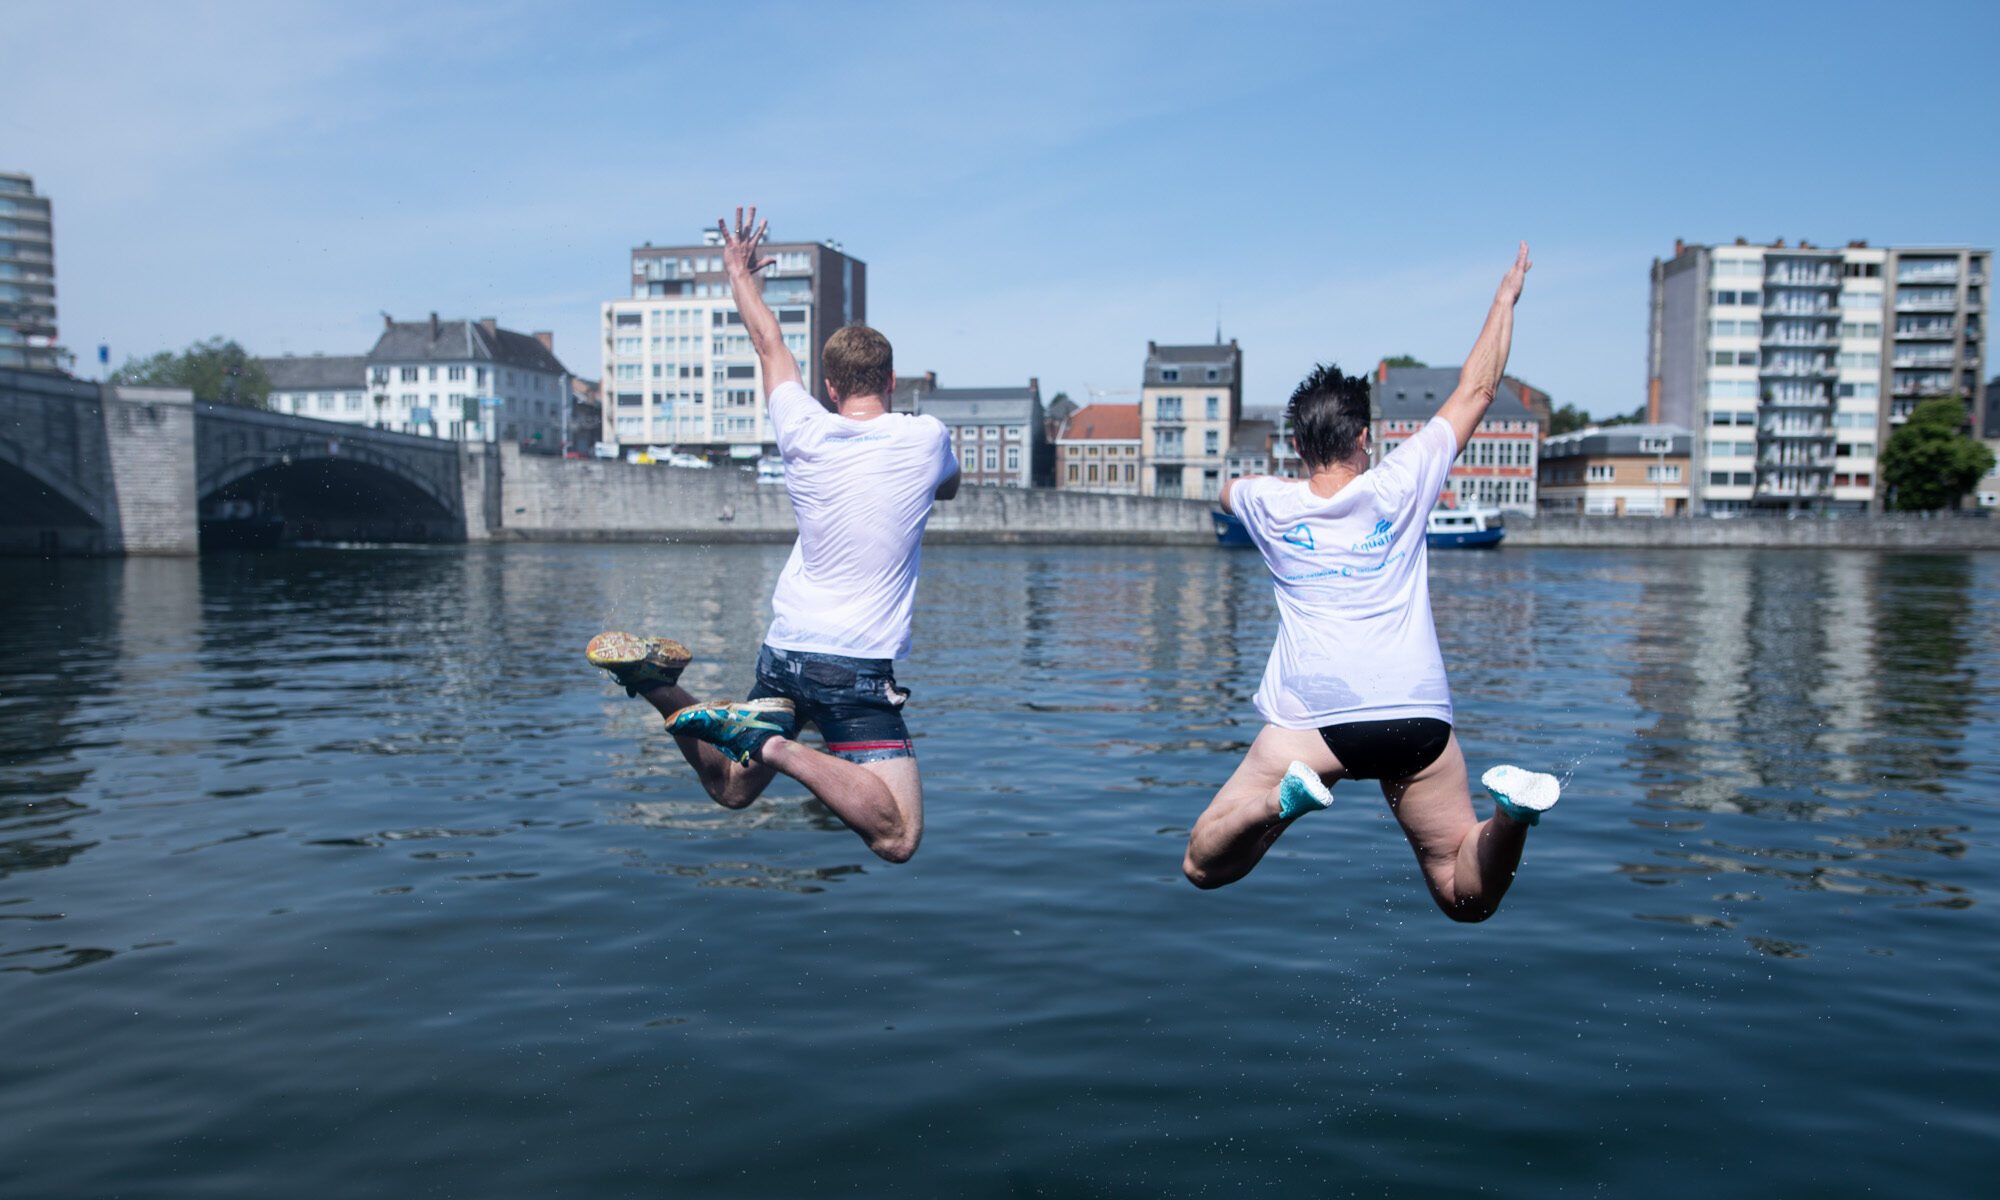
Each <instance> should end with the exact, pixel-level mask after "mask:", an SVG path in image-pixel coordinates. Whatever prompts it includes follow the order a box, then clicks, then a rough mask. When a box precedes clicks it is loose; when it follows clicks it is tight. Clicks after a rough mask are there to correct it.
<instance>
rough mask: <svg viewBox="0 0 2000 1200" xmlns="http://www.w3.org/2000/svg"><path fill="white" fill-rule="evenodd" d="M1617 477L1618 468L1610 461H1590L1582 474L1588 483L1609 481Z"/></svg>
mask: <svg viewBox="0 0 2000 1200" xmlns="http://www.w3.org/2000/svg"><path fill="white" fill-rule="evenodd" d="M1617 477H1618V468H1617V467H1615V466H1613V465H1611V464H1610V463H1592V464H1591V466H1590V469H1589V471H1588V473H1587V474H1586V475H1585V476H1584V478H1585V480H1586V481H1587V482H1590V483H1610V482H1611V481H1612V480H1614V479H1616V478H1617Z"/></svg>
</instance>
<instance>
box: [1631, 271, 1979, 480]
mask: <svg viewBox="0 0 2000 1200" xmlns="http://www.w3.org/2000/svg"><path fill="white" fill-rule="evenodd" d="M1990 257H1991V254H1990V252H1989V251H1986V250H1975V249H1970V248H1967V247H1949V248H1897V247H1870V246H1869V245H1868V244H1867V243H1865V242H1851V243H1849V244H1848V245H1846V246H1844V247H1841V248H1838V249H1827V248H1823V247H1818V246H1813V245H1810V244H1807V243H1800V244H1799V245H1797V246H1789V247H1788V246H1786V245H1785V243H1784V242H1783V241H1782V240H1780V241H1778V242H1775V243H1773V244H1771V245H1769V246H1753V245H1750V244H1748V243H1746V242H1743V241H1741V240H1739V241H1738V242H1737V243H1736V244H1735V245H1729V246H1687V245H1684V244H1681V243H1676V244H1675V247H1674V257H1673V258H1672V259H1669V260H1666V261H1664V262H1663V261H1660V260H1658V259H1655V260H1654V262H1653V271H1652V305H1651V319H1650V339H1649V345H1648V360H1649V362H1648V371H1647V386H1648V396H1647V416H1648V418H1649V419H1650V420H1653V421H1656V422H1661V421H1664V422H1668V423H1671V424H1677V425H1685V426H1687V427H1688V428H1690V429H1692V430H1694V432H1695V441H1694V448H1693V463H1692V473H1693V480H1692V486H1693V492H1694V495H1693V496H1692V498H1691V506H1692V508H1693V510H1694V511H1695V512H1707V513H1711V514H1712V513H1717V512H1735V511H1742V510H1746V509H1749V508H1752V507H1759V506H1770V507H1782V508H1815V509H1818V508H1830V509H1842V508H1845V509H1866V508H1877V507H1879V506H1880V500H1881V475H1880V471H1879V469H1878V463H1879V461H1880V460H1879V454H1880V451H1881V448H1882V446H1883V444H1884V443H1885V442H1886V441H1887V440H1888V437H1889V434H1890V432H1891V431H1892V430H1893V428H1894V427H1895V426H1896V425H1898V424H1901V423H1902V421H1903V420H1905V419H1906V418H1907V417H1908V415H1909V413H1910V411H1911V409H1913V408H1914V407H1916V405H1917V404H1918V403H1919V402H1920V401H1922V400H1924V399H1927V398H1929V397H1931V396H1948V395H1956V396H1961V397H1963V398H1964V399H1965V401H1966V402H1967V405H1968V409H1969V419H1970V420H1972V421H1973V422H1975V423H1982V422H1983V414H1984V412H1985V407H1986V406H1985V404H1984V388H1983V387H1982V385H1981V382H1980V377H1979V369H1978V368H1979V366H1980V362H1981V359H1982V357H1983V355H1982V347H1983V343H1984V340H1985V326H1984V316H1985V288H1986V284H1987V264H1988V261H1989V259H1990Z"/></svg>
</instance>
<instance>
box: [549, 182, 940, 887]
mask: <svg viewBox="0 0 2000 1200" xmlns="http://www.w3.org/2000/svg"><path fill="white" fill-rule="evenodd" d="M717 224H718V225H721V227H722V236H723V253H722V259H723V264H724V266H725V267H726V268H727V270H728V273H729V284H730V289H731V290H732V291H733V292H734V293H735V297H736V308H737V311H738V312H740V313H741V314H742V316H743V325H744V328H745V329H746V330H748V332H749V334H750V342H751V344H752V345H753V346H754V347H755V348H756V351H757V359H758V361H759V362H760V363H761V364H763V369H764V389H765V394H766V397H767V401H768V403H769V405H770V412H771V428H772V431H773V432H774V434H775V435H776V437H777V442H778V453H779V454H780V455H782V456H783V458H784V462H785V487H786V490H788V491H789V492H790V493H791V499H792V507H793V509H794V510H795V511H796V513H797V515H798V521H799V539H798V541H797V542H795V543H794V544H793V545H792V556H791V559H790V561H788V562H787V563H786V564H785V569H784V571H783V573H782V574H780V575H779V576H778V586H777V588H776V590H775V591H774V592H773V594H772V596H771V609H772V617H771V627H770V631H769V632H768V633H767V634H766V635H765V637H764V646H763V649H762V650H761V651H760V652H759V653H758V655H757V683H756V686H755V687H753V688H752V689H751V691H750V698H749V699H748V700H746V701H743V702H742V703H736V704H730V703H713V704H702V703H699V702H697V701H696V700H695V698H694V697H693V696H691V695H689V694H688V693H687V692H686V691H685V690H684V689H682V688H681V686H680V682H679V680H680V674H681V668H683V667H685V666H686V665H687V664H688V661H689V659H690V654H689V652H688V649H687V647H685V646H683V645H681V644H680V643H679V642H675V641H670V640H668V639H665V638H647V637H639V636H635V635H633V634H629V633H603V634H599V635H598V636H597V637H595V638H593V639H591V643H590V646H589V647H588V649H586V651H585V655H586V657H588V658H589V660H590V662H591V663H592V664H593V665H595V666H598V667H602V668H603V669H605V670H606V671H609V672H610V673H611V676H612V678H614V679H616V680H617V681H618V682H619V683H621V684H624V685H625V690H626V691H627V692H628V693H629V694H631V695H635V696H643V697H644V698H645V700H646V702H647V703H648V704H651V705H652V706H653V707H654V708H656V709H658V710H659V711H660V713H661V715H663V716H665V717H666V719H667V729H668V731H669V732H671V733H672V734H673V735H674V741H675V742H676V743H678V744H679V746H680V750H681V753H682V754H683V755H684V756H686V758H687V760H688V764H689V765H690V766H692V767H693V768H694V770H695V774H696V776H698V777H699V778H700V780H701V785H702V787H704V788H705V789H707V791H708V794H709V796H711V797H712V798H713V799H714V800H715V802H716V803H717V804H720V805H722V806H723V807H725V808H745V807H748V806H749V805H750V804H751V803H752V802H753V801H755V800H756V799H757V797H758V796H759V795H761V794H762V793H763V791H764V789H765V787H767V786H768V785H769V784H770V782H771V779H772V777H773V776H774V775H786V776H789V777H791V778H793V779H796V780H798V781H799V782H800V783H802V784H804V785H805V786H806V789H807V790H808V791H810V792H811V793H812V794H813V795H815V796H817V797H819V799H820V800H821V801H822V802H823V803H824V804H825V805H826V806H827V807H828V808H830V809H832V810H833V812H834V815H836V816H838V817H839V818H840V819H841V820H842V821H844V822H846V823H847V826H848V828H850V829H852V830H854V832H855V833H857V834H860V835H861V840H862V841H864V842H867V843H868V848H869V849H870V850H873V851H874V852H875V853H876V854H878V855H880V856H881V857H883V858H885V859H887V860H889V861H890V862H905V861H907V860H908V859H909V857H910V856H911V855H912V854H915V853H916V851H917V843H918V841H920V840H921V839H922V837H923V833H924V791H923V783H922V781H921V780H920V779H918V777H917V760H916V759H915V757H913V754H914V751H913V750H912V748H911V746H910V734H909V730H908V728H907V727H905V725H904V724H903V714H902V707H903V702H904V701H905V700H906V699H908V698H909V693H908V692H906V691H904V690H903V689H902V688H899V687H897V686H896V677H895V672H894V670H893V667H894V665H895V664H894V660H895V659H898V658H901V657H903V656H904V655H905V654H907V653H909V649H910V613H911V609H912V608H913V606H914V604H915V599H916V591H917V568H918V565H919V562H920V559H921V557H922V553H923V546H922V540H923V534H924V523H925V522H926V521H928V520H929V519H930V513H931V502H932V501H933V500H949V499H950V498H951V497H952V496H954V495H956V494H957V492H958V479H959V471H958V460H957V458H956V457H954V456H953V454H952V451H951V435H950V433H949V432H948V431H947V430H946V429H945V427H944V423H943V422H941V421H939V420H938V419H937V418H936V417H927V416H911V415H909V414H907V413H892V412H890V411H889V396H890V394H891V393H892V392H893V391H894V389H895V383H896V377H895V371H894V364H893V362H892V360H891V356H890V349H889V340H888V339H887V338H885V337H883V336H882V335H881V334H879V333H877V332H876V331H874V330H873V329H870V328H868V327H867V326H865V325H850V326H848V327H847V328H845V329H841V330H838V331H837V332H835V333H834V335H833V336H832V337H831V338H829V339H828V340H827V343H826V349H825V350H824V351H823V352H822V353H821V356H820V366H821V374H822V376H823V377H824V379H825V381H826V391H827V395H828V396H829V397H830V398H831V400H832V402H833V403H832V404H831V405H824V404H822V403H820V402H819V401H818V400H815V399H813V396H812V393H810V392H808V391H806V389H805V387H804V385H803V384H801V383H800V380H799V369H798V364H797V363H796V362H795V361H793V359H792V354H791V351H790V350H788V349H787V348H786V347H785V339H784V336H783V335H782V334H781V333H780V332H779V329H778V320H777V318H776V317H775V316H773V315H772V314H771V309H770V307H769V306H768V305H766V304H765V303H764V298H763V288H762V286H761V280H760V279H759V278H758V276H759V273H760V272H761V271H763V269H764V268H765V267H768V266H770V265H772V264H773V263H775V262H776V261H777V260H776V259H772V258H765V259H759V258H758V257H757V248H758V246H759V244H760V243H762V241H763V240H764V232H765V230H766V229H767V228H768V227H769V225H770V222H768V221H766V222H765V223H764V224H762V225H759V224H758V223H757V210H756V209H755V208H752V209H751V210H750V219H749V221H748V222H747V223H746V222H745V221H744V219H743V210H742V209H740V208H739V209H737V210H736V229H735V230H734V231H733V232H732V231H731V230H730V229H729V227H728V225H727V223H725V222H717ZM801 724H812V725H816V726H818V727H819V731H820V735H821V736H822V737H824V738H825V740H826V752H824V753H822V752H820V751H818V750H814V749H811V748H810V747H807V746H805V745H802V744H801V743H799V742H798V741H796V740H794V739H795V735H796V734H797V732H798V728H799V726H800V725H801Z"/></svg>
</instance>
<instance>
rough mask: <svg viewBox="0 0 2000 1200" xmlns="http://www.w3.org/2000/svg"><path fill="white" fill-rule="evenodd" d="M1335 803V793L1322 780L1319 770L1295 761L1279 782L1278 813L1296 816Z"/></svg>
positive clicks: (1316, 810) (1283, 815)
mask: <svg viewBox="0 0 2000 1200" xmlns="http://www.w3.org/2000/svg"><path fill="white" fill-rule="evenodd" d="M1332 803H1333V793H1332V792H1330V791H1328V790H1327V786H1326V784H1324V783H1322V782H1321V781H1320V777H1319V772H1318V771H1315V770H1313V769H1312V768H1311V767H1309V766H1307V765H1305V764H1304V763H1302V762H1295V763H1293V764H1292V765H1291V766H1290V767H1289V768H1287V769H1286V771H1285V777H1284V779H1282V780H1280V781H1279V783H1278V815H1279V816H1280V817H1296V816H1300V815H1302V814H1305V813H1309V812H1318V811H1319V810H1320V809H1322V808H1326V807H1328V806H1330V805H1331V804H1332Z"/></svg>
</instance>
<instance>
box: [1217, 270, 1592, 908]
mask: <svg viewBox="0 0 2000 1200" xmlns="http://www.w3.org/2000/svg"><path fill="white" fill-rule="evenodd" d="M1528 267H1529V262H1528V246H1527V243H1525V242H1523V243H1522V244H1521V250H1520V253H1519V254H1518V255H1517V256H1516V257H1515V259H1514V265H1513V267H1512V268H1511V269H1509V270H1508V272H1507V275H1506V277H1505V278H1504V279H1502V280H1501V281H1500V290H1499V293H1498V294H1497V295H1496V296H1494V298H1493V308H1492V310H1491V311H1490V312H1488V313H1487V315H1486V326H1485V328H1484V329H1482V330H1481V331H1480V333H1479V340H1478V341H1477V342H1475V343H1474V344H1473V347H1472V353H1471V355H1470V356H1469V357H1467V359H1466V360H1465V367H1464V368H1463V369H1462V370H1461V371H1460V372H1459V377H1458V388H1457V390H1455V391H1454V392H1452V394H1451V396H1450V397H1449V398H1448V399H1446V400H1445V402H1444V404H1443V406H1442V407H1440V408H1439V409H1438V412H1437V415H1436V416H1435V417H1432V418H1431V420H1430V422H1429V424H1427V425H1425V426H1424V428H1423V430H1422V431H1421V432H1420V433H1418V434H1416V435H1415V436H1414V437H1411V438H1409V439H1408V440H1407V441H1405V442H1404V443H1403V444H1402V445H1401V446H1399V447H1397V448H1396V449H1395V450H1394V451H1393V452H1392V453H1390V454H1389V455H1388V457H1386V458H1384V459H1383V460H1382V461H1381V463H1380V464H1379V465H1377V466H1375V467H1374V468H1373V469H1370V467H1369V465H1368V419H1369V405H1368V384H1367V381H1366V380H1365V379H1361V378H1356V377H1352V376H1346V375H1342V374H1341V373H1340V370H1339V368H1337V367H1321V368H1319V369H1318V370H1315V371H1314V372H1313V373H1312V374H1311V375H1310V376H1308V377H1307V378H1306V381H1305V382H1304V383H1302V384H1300V385H1299V388H1298V390H1297V391H1296V392H1294V393H1293V394H1292V401H1291V411H1290V417H1291V424H1292V433H1293V441H1294V443H1295V444H1296V447H1297V450H1298V453H1299V457H1300V458H1301V459H1302V460H1303V461H1304V462H1305V465H1306V467H1307V468H1308V470H1310V471H1311V473H1312V477H1311V478H1310V479H1309V480H1304V481H1296V482H1295V481H1292V480H1285V479H1276V478H1272V477H1269V476H1260V477H1255V478H1249V479H1235V480H1231V481H1230V482H1229V483H1227V484H1225V485H1224V487H1223V491H1222V506H1223V508H1225V509H1227V510H1228V511H1230V512H1232V513H1234V514H1236V515H1237V516H1238V517H1240V518H1242V520H1243V524H1244V526H1245V527H1246V528H1247V529H1248V530H1249V531H1250V537H1251V539H1252V540H1253V541H1254V542H1255V543H1256V544H1257V548H1258V549H1259V550H1261V551H1262V552H1263V554H1264V562H1265V565H1266V566H1268V567H1269V568H1270V570H1271V577H1272V580H1273V582H1274V584H1275V587H1276V591H1277V597H1278V615H1279V631H1278V641H1277V644H1276V645H1275V646H1273V647H1272V648H1271V661H1270V664H1269V665H1268V666H1267V667H1266V668H1265V671H1264V682H1263V685H1262V686H1261V687H1260V688H1259V689H1258V691H1257V697H1256V704H1257V711H1258V713H1259V714H1261V715H1262V716H1263V718H1264V720H1265V721H1266V722H1267V724H1266V725H1265V726H1264V728H1263V730H1262V731H1261V732H1260V733H1258V735H1257V738H1256V740H1255V741H1254V742H1252V743H1251V745H1250V749H1249V751H1248V752H1247V753H1246V754H1245V755H1244V757H1243V762H1242V765H1240V766H1239V767H1237V768H1236V773H1235V774H1234V775H1231V776H1230V778H1229V782H1228V783H1226V784H1224V785H1223V787H1222V790H1221V791H1219V792H1217V793H1216V796H1215V799H1214V800H1213V801H1211V802H1210V803H1209V806H1208V810H1207V811H1206V812H1204V813H1202V815H1201V819H1200V820H1199V821H1197V822H1195V827H1194V833H1193V835H1192V836H1191V837H1189V839H1188V848H1187V857H1186V859H1185V860H1184V861H1183V863H1182V865H1181V869H1182V870H1183V871H1184V872H1185V873H1186V874H1187V877H1188V879H1189V881H1190V882H1192V883H1193V884H1194V885H1195V886H1196V887H1201V888H1216V887H1221V886H1223V885H1224V884H1227V883H1234V882H1235V881H1236V880H1238V879H1241V878H1243V877H1244V876H1245V875H1248V874H1249V873H1250V872H1251V870H1252V869H1254V868H1255V867H1256V866H1257V863H1258V861H1259V860H1261V859H1262V858H1263V857H1264V853H1265V851H1267V850H1269V849H1270V848H1271V845H1272V843H1274V842H1276V841H1277V840H1278V837H1279V835H1280V834H1282V833H1284V832H1285V830H1286V829H1288V828H1290V827H1291V824H1292V822H1293V821H1296V820H1297V819H1298V818H1299V817H1301V816H1303V815H1305V814H1306V813H1310V812H1316V811H1318V810H1319V809H1322V808H1325V807H1327V806H1328V805H1330V804H1331V803H1332V802H1333V795H1332V793H1331V792H1330V791H1328V789H1327V785H1328V784H1331V783H1333V782H1335V781H1336V780H1340V779H1375V780H1380V781H1381V785H1382V794H1383V796H1385V797H1386V798H1387V799H1388V801H1389V807H1390V810H1391V811H1393V812H1394V813H1395V815H1396V819H1397V821H1399V822H1400V823H1401V824H1402V826H1403V833H1404V835H1405V836H1406V837H1408V838H1409V840H1410V846H1411V847H1412V848H1413V849H1414V850H1415V851H1416V853H1417V862H1418V864H1419V865H1420V866H1421V867H1422V869H1423V873H1424V882H1425V883H1426V884H1428V885H1429V886H1430V890H1431V896H1432V897H1433V898H1434V899H1435V900H1436V901H1437V903H1438V907H1440V908H1442V909H1443V910H1444V911H1445V914H1446V915H1447V916H1449V917H1451V919H1452V920H1454V921H1483V920H1485V919H1486V918H1487V917H1490V916H1492V915H1493V911H1494V910H1495V909H1496V908H1498V907H1499V905H1500V898H1501V897H1502V896H1504V895H1506V893H1507V886H1508V884H1510V883H1512V882H1513V880H1514V872H1515V869H1516V868H1517V867H1519V866H1520V862H1521V850H1522V847H1523V846H1524V845H1525V844H1526V842H1527V837H1528V826H1530V825H1533V824H1535V823H1536V822H1537V821H1538V820H1539V819H1540V816H1541V813H1542V812H1544V811H1546V810H1547V809H1548V808H1549V806H1550V805H1553V804H1554V803H1555V802H1556V796H1557V793H1558V785H1557V782H1556V780H1555V778H1554V777H1553V776H1549V775H1540V774H1535V773H1533V772H1529V771H1523V770H1521V769H1520V768H1518V767H1504V766H1503V767H1495V768H1493V769H1492V770H1490V771H1488V772H1487V773H1486V775H1485V776H1484V777H1483V779H1482V782H1483V783H1485V785H1486V787H1487V789H1488V790H1490V791H1491V792H1492V793H1493V796H1494V799H1495V800H1496V801H1497V811H1495V812H1494V814H1493V815H1492V816H1491V817H1489V818H1487V819H1486V820H1484V821H1481V820H1478V819H1477V818H1476V817H1475V815H1474V813H1473V809H1472V797H1471V792H1470V789H1469V788H1468V786H1467V783H1466V773H1465V757H1464V755H1462V754H1461V753H1459V748H1458V739H1457V738H1456V737H1455V736H1453V734H1452V710H1451V689H1450V687H1449V685H1448V684H1447V683H1446V682H1445V673H1444V658H1443V656H1442V655H1441V654H1440V653H1439V652H1438V642H1437V630H1436V628H1435V627H1434V626H1433V625H1432V623H1431V602H1430V587H1429V580H1428V575H1427V570H1428V556H1427V554H1426V546H1425V540H1424V533H1425V525H1426V523H1427V519H1428V517H1429V515H1430V511H1431V506H1432V505H1434V504H1435V503H1437V498H1438V494H1439V493H1440V492H1441V491H1443V489H1444V485H1445V480H1446V478H1447V477H1448V476H1449V474H1450V472H1451V464H1452V460H1453V459H1455V458H1457V457H1458V454H1459V452H1460V451H1462V450H1464V449H1465V444H1466V442H1467V441H1468V440H1469V439H1470V438H1471V437H1472V431H1473V430H1474V429H1476V428H1478V426H1479V422H1480V419H1481V418H1482V417H1484V416H1485V415H1486V408H1487V406H1488V405H1489V404H1491V403H1492V402H1493V395H1494V392H1495V390H1496V389H1497V388H1498V387H1499V384H1500V375H1501V372H1502V371H1504V370H1505V369H1506V366H1507V351H1508V348H1509V345H1510V343H1511V342H1512V341H1513V336H1514V302H1515V301H1516V300H1518V299H1519V298H1520V296H1521V284H1522V281H1523V280H1524V279H1525V278H1526V276H1527V273H1528Z"/></svg>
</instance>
